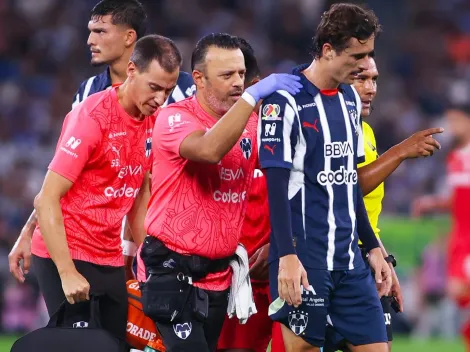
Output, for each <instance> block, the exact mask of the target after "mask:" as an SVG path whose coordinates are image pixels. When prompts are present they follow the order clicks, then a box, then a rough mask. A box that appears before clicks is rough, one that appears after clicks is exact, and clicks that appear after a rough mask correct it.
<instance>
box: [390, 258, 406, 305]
mask: <svg viewBox="0 0 470 352" xmlns="http://www.w3.org/2000/svg"><path fill="white" fill-rule="evenodd" d="M390 270H391V272H392V288H391V289H390V295H389V296H393V297H395V298H396V300H397V302H398V305H399V307H400V312H402V313H403V296H402V294H401V287H400V282H399V281H398V276H397V273H396V272H395V269H393V267H392V268H390Z"/></svg>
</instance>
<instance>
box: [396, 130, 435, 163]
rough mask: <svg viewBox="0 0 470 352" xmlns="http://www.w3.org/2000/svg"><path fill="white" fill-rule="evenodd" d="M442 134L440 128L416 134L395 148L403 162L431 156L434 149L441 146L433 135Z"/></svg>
mask: <svg viewBox="0 0 470 352" xmlns="http://www.w3.org/2000/svg"><path fill="white" fill-rule="evenodd" d="M442 132H444V129H443V128H441V127H436V128H429V129H427V130H424V131H419V132H416V133H415V134H413V135H412V136H411V137H409V138H407V139H405V140H404V141H403V142H401V143H400V144H398V145H397V146H396V148H397V150H398V154H399V155H400V158H401V159H403V160H404V159H412V158H419V157H427V156H431V155H433V154H434V152H435V151H436V149H441V145H440V144H439V142H438V141H436V140H435V139H434V138H433V135H434V134H437V133H442Z"/></svg>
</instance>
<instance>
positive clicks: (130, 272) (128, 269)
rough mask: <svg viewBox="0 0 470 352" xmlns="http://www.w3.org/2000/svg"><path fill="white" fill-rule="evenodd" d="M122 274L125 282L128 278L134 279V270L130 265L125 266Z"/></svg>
mask: <svg viewBox="0 0 470 352" xmlns="http://www.w3.org/2000/svg"><path fill="white" fill-rule="evenodd" d="M124 274H125V276H126V282H127V281H129V280H135V275H134V271H133V270H132V267H129V266H126V267H125V268H124Z"/></svg>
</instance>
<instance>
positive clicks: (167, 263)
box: [140, 236, 230, 352]
mask: <svg viewBox="0 0 470 352" xmlns="http://www.w3.org/2000/svg"><path fill="white" fill-rule="evenodd" d="M140 257H141V259H142V261H143V264H144V266H145V271H146V276H147V278H148V281H147V282H146V283H145V285H144V288H143V294H142V297H143V298H144V297H146V292H148V296H147V297H148V298H147V300H148V302H145V299H144V300H143V304H144V311H146V308H148V310H147V312H148V313H149V314H148V316H149V317H152V318H153V319H154V321H155V323H156V325H157V328H158V330H159V332H160V335H161V336H162V340H163V343H164V344H165V347H166V349H167V352H192V351H197V352H215V351H216V348H217V341H218V339H219V335H220V332H221V331H222V325H223V323H224V320H225V315H226V314H227V305H228V293H229V290H228V289H227V290H224V291H209V290H200V289H198V288H196V287H190V286H189V284H187V283H186V284H183V283H182V281H181V280H180V279H178V276H179V275H183V274H184V275H187V276H191V277H192V278H193V279H194V278H198V277H199V278H203V277H206V276H207V274H208V273H215V272H220V271H224V270H225V269H227V267H228V265H229V260H230V258H224V259H218V260H211V259H208V258H203V257H198V256H194V255H193V256H186V255H181V254H178V253H176V252H174V251H171V250H170V249H168V248H167V247H166V246H165V245H164V244H163V243H162V242H161V241H160V240H158V239H157V238H155V237H151V236H147V238H146V239H145V241H144V243H143V245H142V250H141V253H140ZM150 274H151V275H152V276H150ZM183 281H184V280H183ZM195 281H197V279H196V280H195ZM185 291H186V295H184V294H183V295H180V296H178V299H177V301H179V302H177V301H176V300H174V299H173V300H172V298H171V297H175V296H174V295H179V294H180V293H181V292H185ZM204 292H205V293H204ZM206 293H207V297H205V294H206ZM155 307H158V308H159V309H157V310H161V309H162V308H163V311H165V314H170V315H171V314H172V312H175V311H179V312H180V314H177V316H175V317H173V318H174V319H175V320H173V318H172V319H171V320H170V319H169V317H168V316H167V317H166V318H163V317H162V316H161V315H158V314H156V315H153V313H156V310H155V309H152V308H155ZM166 307H168V308H167V309H168V311H167V312H166V309H165V308H166ZM202 311H204V313H203V314H198V313H197V312H199V313H201V312H202ZM170 321H171V322H170Z"/></svg>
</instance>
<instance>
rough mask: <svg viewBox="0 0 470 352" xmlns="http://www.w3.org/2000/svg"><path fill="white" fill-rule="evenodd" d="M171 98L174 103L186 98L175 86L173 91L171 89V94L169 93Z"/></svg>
mask: <svg viewBox="0 0 470 352" xmlns="http://www.w3.org/2000/svg"><path fill="white" fill-rule="evenodd" d="M171 97H172V98H173V100H174V101H175V102H176V103H177V102H179V101H181V100H184V99H185V98H186V96H185V95H184V93H183V91H182V90H181V88H180V86H176V87H175V89H173V92H172V93H171Z"/></svg>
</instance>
